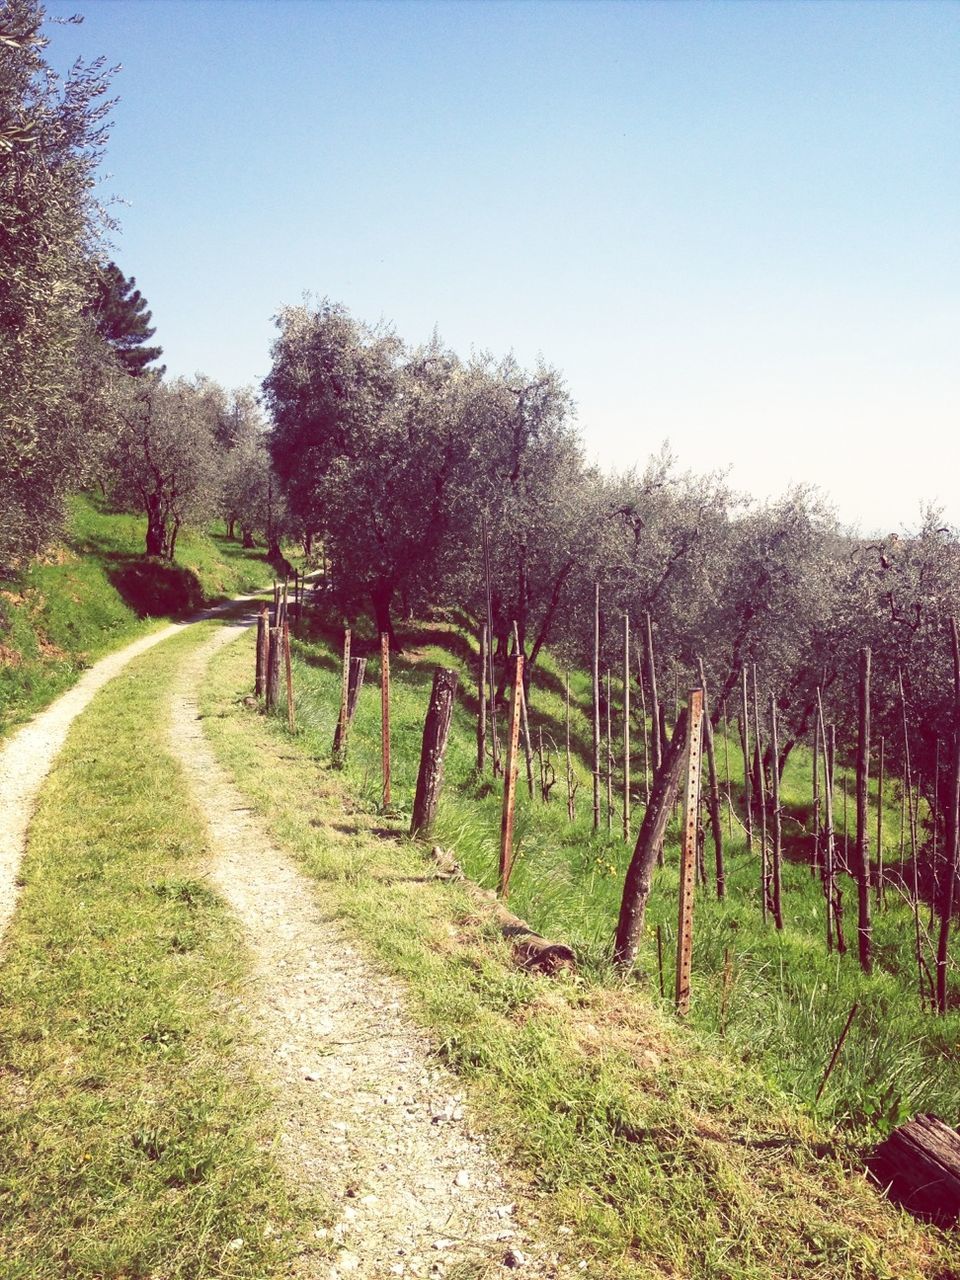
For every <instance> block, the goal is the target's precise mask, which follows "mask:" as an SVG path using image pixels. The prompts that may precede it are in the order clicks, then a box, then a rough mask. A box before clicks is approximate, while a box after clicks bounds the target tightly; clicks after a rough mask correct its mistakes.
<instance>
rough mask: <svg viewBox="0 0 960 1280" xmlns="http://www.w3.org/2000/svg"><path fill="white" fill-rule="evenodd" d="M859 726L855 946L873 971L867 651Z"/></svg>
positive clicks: (865, 652) (866, 969)
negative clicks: (868, 790)
mask: <svg viewBox="0 0 960 1280" xmlns="http://www.w3.org/2000/svg"><path fill="white" fill-rule="evenodd" d="M859 694H860V696H859V700H858V701H859V706H858V711H859V716H858V719H859V726H858V734H857V858H856V862H857V908H858V917H857V944H858V950H859V954H860V968H861V969H862V970H863V972H864V973H869V972H870V970H871V969H872V968H873V962H872V958H871V955H870V950H871V945H872V941H873V939H872V928H871V923H870V838H869V836H868V835H867V821H868V818H869V813H868V808H867V798H868V796H867V789H868V787H869V784H870V650H869V649H867V648H864V649H861V650H860V689H859Z"/></svg>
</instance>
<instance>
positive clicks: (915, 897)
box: [897, 671, 926, 1009]
mask: <svg viewBox="0 0 960 1280" xmlns="http://www.w3.org/2000/svg"><path fill="white" fill-rule="evenodd" d="M897 679H898V681H899V685H900V714H901V717H902V720H903V761H904V766H903V767H904V781H905V784H906V792H907V804H908V806H909V817H910V858H911V861H912V862H913V887H912V892H911V895H910V898H911V906H912V908H913V932H914V948H915V951H916V961H917V984H918V987H919V992H920V1008H921V1009H923V1008H925V1007H926V999H925V996H924V990H923V941H922V939H921V937H920V879H919V876H920V873H919V868H918V866H917V822H916V814H915V811H914V807H913V774H912V772H911V769H910V734H909V732H908V730H907V695H906V694H905V693H904V690H903V672H902V671H898V672H897ZM901 866H902V863H901Z"/></svg>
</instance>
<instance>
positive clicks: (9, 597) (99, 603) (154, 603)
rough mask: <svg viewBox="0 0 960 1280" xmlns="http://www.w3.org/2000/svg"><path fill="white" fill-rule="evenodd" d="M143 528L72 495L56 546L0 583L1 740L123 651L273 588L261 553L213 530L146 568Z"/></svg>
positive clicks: (196, 534) (135, 519)
mask: <svg viewBox="0 0 960 1280" xmlns="http://www.w3.org/2000/svg"><path fill="white" fill-rule="evenodd" d="M144 524H145V522H144V519H143V517H140V516H133V515H125V514H122V513H115V512H111V511H109V510H108V509H107V507H106V505H105V504H104V502H103V501H102V500H100V499H98V498H96V497H94V496H93V495H78V496H76V497H74V498H72V499H71V500H70V504H69V523H68V529H67V534H66V536H65V538H64V541H63V543H62V544H60V545H58V546H56V547H54V548H53V549H52V550H51V551H50V552H49V553H48V554H47V556H45V557H42V558H41V559H40V560H39V561H37V562H35V563H34V564H33V565H31V566H30V567H29V568H28V569H27V570H25V572H24V573H23V574H22V575H21V576H20V578H19V579H17V580H16V581H8V582H2V583H0V736H2V735H3V734H5V733H8V732H9V731H10V729H11V728H13V727H14V726H15V725H17V724H19V723H21V722H22V721H24V720H26V719H28V718H29V717H30V716H31V715H32V714H33V713H34V712H36V711H37V710H39V709H40V708H41V707H43V706H45V705H46V704H47V703H48V702H50V701H51V700H52V699H53V698H54V697H55V696H56V695H57V694H58V693H60V692H62V691H63V690H64V689H66V688H68V687H69V686H70V685H71V684H72V683H73V682H74V681H75V680H76V678H77V675H78V673H79V672H80V671H82V670H83V669H84V668H85V667H87V666H89V665H90V664H91V663H92V662H94V661H96V659H97V658H99V657H102V656H103V655H104V654H105V653H108V652H110V651H111V650H112V649H116V648H118V647H119V646H120V645H121V644H123V643H124V642H126V641H128V640H132V639H135V638H136V637H137V636H139V635H143V634H145V633H146V632H148V631H151V630H156V629H157V628H159V627H160V626H162V625H163V622H164V621H165V620H168V619H169V618H170V617H171V616H177V615H180V614H182V613H183V612H189V610H190V608H192V607H195V606H196V605H198V604H200V603H203V602H204V601H213V600H220V599H223V598H225V597H230V596H233V595H238V594H242V593H244V592H247V591H252V590H256V589H258V588H260V587H263V586H265V585H266V584H267V583H268V582H269V581H270V580H271V576H272V574H271V569H270V566H269V564H268V563H267V559H266V553H265V552H264V551H263V550H262V549H260V550H253V551H244V550H243V548H242V547H241V546H240V544H239V543H238V542H231V541H230V540H229V539H228V538H227V537H226V536H225V533H224V531H223V527H222V526H216V525H215V526H213V527H212V529H211V530H210V531H206V532H201V531H195V530H184V532H183V533H182V534H181V536H180V539H179V541H178V544H177V567H176V569H168V568H165V567H164V566H162V565H159V564H158V563H157V562H156V561H147V560H146V559H145V557H144V556H143V554H142V552H143V545H144Z"/></svg>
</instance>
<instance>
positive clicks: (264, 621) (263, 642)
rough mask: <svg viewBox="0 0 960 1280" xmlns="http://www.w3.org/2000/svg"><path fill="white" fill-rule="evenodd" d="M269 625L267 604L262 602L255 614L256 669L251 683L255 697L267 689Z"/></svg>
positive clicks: (258, 696)
mask: <svg viewBox="0 0 960 1280" xmlns="http://www.w3.org/2000/svg"><path fill="white" fill-rule="evenodd" d="M269 626H270V614H269V612H268V610H267V606H266V605H265V604H263V605H261V606H260V612H259V614H258V615H257V670H256V678H255V680H254V685H253V692H254V695H255V696H256V697H257V698H262V697H263V696H264V694H265V693H266V691H267V651H268V649H269V646H270V641H269V636H268V634H267V631H268V628H269Z"/></svg>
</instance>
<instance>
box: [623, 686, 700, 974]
mask: <svg viewBox="0 0 960 1280" xmlns="http://www.w3.org/2000/svg"><path fill="white" fill-rule="evenodd" d="M686 739H687V712H686V708H684V709H683V710H682V711H681V713H680V715H679V717H678V719H677V723H676V725H675V726H674V729H673V737H672V739H671V740H670V745H669V748H668V750H667V754H666V758H665V759H664V761H663V763H662V764H661V766H660V769H659V771H658V772H657V774H656V775H655V776H654V779H653V790H652V792H651V795H650V803H649V804H648V805H647V809H646V812H645V813H644V815H643V822H642V824H641V826H640V833H639V835H638V836H637V843H636V846H635V847H634V850H633V857H632V858H631V860H630V866H629V868H628V869H627V875H626V879H625V881H624V886H623V898H622V900H621V903H620V919H619V921H618V923H617V933H616V938H615V940H614V946H613V960H614V964H616V965H618V966H619V967H620V968H621V969H627V968H629V967H630V965H631V964H633V961H634V959H635V957H636V954H637V947H638V945H639V943H640V935H641V933H642V932H643V918H644V914H645V912H646V908H647V900H648V898H649V897H650V886H651V882H652V878H653V867H654V863H655V862H656V861H657V855H658V853H659V851H660V850H661V849H662V847H663V837H664V833H665V832H666V829H667V823H668V822H669V821H670V813H671V810H672V809H673V801H674V797H675V796H676V793H677V787H678V786H679V784H680V772H681V770H682V768H683V760H684V748H685V746H686Z"/></svg>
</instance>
